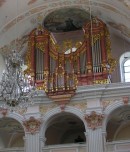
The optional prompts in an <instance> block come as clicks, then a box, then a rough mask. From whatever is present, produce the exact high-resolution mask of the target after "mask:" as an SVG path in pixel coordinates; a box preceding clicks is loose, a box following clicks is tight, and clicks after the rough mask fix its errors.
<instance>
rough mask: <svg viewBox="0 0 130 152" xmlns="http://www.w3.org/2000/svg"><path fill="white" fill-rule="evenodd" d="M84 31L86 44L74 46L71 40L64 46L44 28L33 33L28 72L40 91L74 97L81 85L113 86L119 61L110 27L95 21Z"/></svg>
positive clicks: (28, 56) (89, 23)
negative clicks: (113, 51)
mask: <svg viewBox="0 0 130 152" xmlns="http://www.w3.org/2000/svg"><path fill="white" fill-rule="evenodd" d="M82 31H83V37H84V40H83V41H82V42H78V43H76V44H75V45H74V44H73V45H72V41H73V40H69V39H68V40H67V41H66V42H64V47H61V46H60V45H58V44H57V43H56V42H55V39H54V37H53V36H52V34H51V33H50V32H49V31H48V30H47V29H45V28H43V27H42V26H38V27H37V28H36V29H34V30H32V32H31V33H30V34H29V40H28V50H27V54H26V62H27V66H28V69H27V70H26V71H25V72H27V73H29V74H31V76H32V77H33V78H34V80H35V83H36V85H37V88H39V89H44V90H45V92H46V93H47V94H48V95H49V96H54V95H63V94H65V93H69V94H73V93H74V92H75V90H76V87H77V86H81V85H91V84H104V83H111V73H112V71H113V70H114V68H115V65H116V61H115V59H113V57H112V55H111V43H110V35H109V31H108V28H107V26H106V24H105V23H103V22H102V21H101V20H100V19H98V18H92V20H91V21H89V22H87V23H86V24H85V25H84V26H83V28H82ZM77 36H78V35H77Z"/></svg>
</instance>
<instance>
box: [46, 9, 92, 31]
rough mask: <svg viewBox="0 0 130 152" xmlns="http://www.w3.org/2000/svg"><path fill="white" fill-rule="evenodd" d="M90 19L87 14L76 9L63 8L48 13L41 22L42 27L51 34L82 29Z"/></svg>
mask: <svg viewBox="0 0 130 152" xmlns="http://www.w3.org/2000/svg"><path fill="white" fill-rule="evenodd" d="M89 19H90V15H89V13H87V12H86V11H84V10H81V9H77V8H64V9H59V10H56V11H54V12H52V13H50V14H49V15H48V16H47V17H46V18H45V19H44V21H43V26H44V27H45V28H47V29H48V30H49V31H51V32H68V31H75V30H79V29H81V28H82V26H83V24H84V23H85V22H87V21H88V20H89Z"/></svg>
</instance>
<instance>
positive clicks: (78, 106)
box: [68, 102, 87, 112]
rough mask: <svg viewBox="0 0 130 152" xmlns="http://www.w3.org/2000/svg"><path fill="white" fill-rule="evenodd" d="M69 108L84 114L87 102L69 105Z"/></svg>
mask: <svg viewBox="0 0 130 152" xmlns="http://www.w3.org/2000/svg"><path fill="white" fill-rule="evenodd" d="M68 105H69V106H72V107H75V108H77V109H79V110H80V111H82V112H84V111H85V110H86V109H87V102H81V103H79V102H78V103H69V104H68Z"/></svg>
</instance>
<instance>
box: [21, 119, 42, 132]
mask: <svg viewBox="0 0 130 152" xmlns="http://www.w3.org/2000/svg"><path fill="white" fill-rule="evenodd" d="M23 125H24V126H25V128H26V131H27V132H29V133H31V134H34V133H36V131H39V129H40V125H41V120H39V119H35V118H34V117H30V119H29V120H25V121H23Z"/></svg>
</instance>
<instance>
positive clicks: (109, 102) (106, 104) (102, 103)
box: [101, 99, 121, 110]
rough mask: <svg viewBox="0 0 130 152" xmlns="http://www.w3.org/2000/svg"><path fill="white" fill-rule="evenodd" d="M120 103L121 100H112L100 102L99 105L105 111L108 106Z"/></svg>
mask: <svg viewBox="0 0 130 152" xmlns="http://www.w3.org/2000/svg"><path fill="white" fill-rule="evenodd" d="M117 101H121V99H114V100H104V101H101V105H102V107H103V110H105V109H106V108H107V107H108V106H109V105H111V104H113V103H114V102H117Z"/></svg>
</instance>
